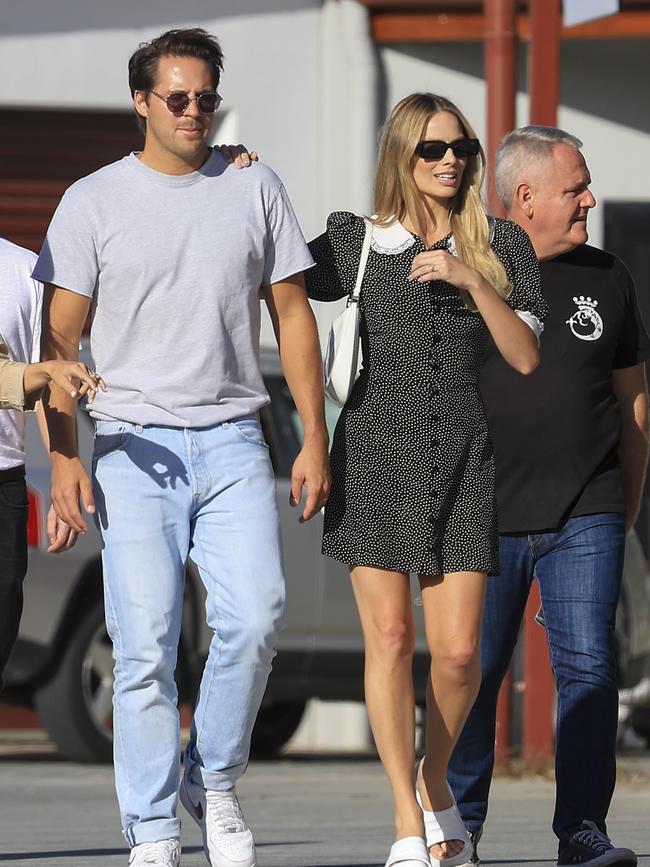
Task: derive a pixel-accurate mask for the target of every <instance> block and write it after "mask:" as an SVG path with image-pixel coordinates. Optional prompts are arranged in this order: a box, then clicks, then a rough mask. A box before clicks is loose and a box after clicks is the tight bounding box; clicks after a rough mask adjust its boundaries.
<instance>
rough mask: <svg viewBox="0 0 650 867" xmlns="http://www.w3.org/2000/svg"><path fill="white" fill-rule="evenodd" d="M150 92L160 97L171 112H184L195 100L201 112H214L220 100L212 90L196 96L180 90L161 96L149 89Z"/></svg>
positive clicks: (218, 95)
mask: <svg viewBox="0 0 650 867" xmlns="http://www.w3.org/2000/svg"><path fill="white" fill-rule="evenodd" d="M150 93H153V95H154V96H157V97H158V99H162V101H163V102H164V103H165V105H166V106H167V108H168V109H169V110H170V111H171V113H172V114H184V113H185V112H186V111H187V109H188V107H189V104H190V103H191V102H194V101H195V100H196V105H197V107H198V109H199V111H200V112H201V114H214V112H215V111H216V110H217V109H218V108H219V106H220V105H221V102H222V98H221V96H220V94H218V93H214V92H213V91H209V92H207V93H199V95H198V96H188V95H187V94H186V93H183V92H182V91H174V93H170V94H169V96H163V95H162V94H161V93H156V91H155V90H152V91H150Z"/></svg>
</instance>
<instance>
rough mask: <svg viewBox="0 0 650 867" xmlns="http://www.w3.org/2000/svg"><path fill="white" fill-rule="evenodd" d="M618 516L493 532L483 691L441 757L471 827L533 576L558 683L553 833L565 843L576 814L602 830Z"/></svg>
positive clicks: (611, 780) (477, 822) (620, 537)
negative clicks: (494, 560) (497, 560)
mask: <svg viewBox="0 0 650 867" xmlns="http://www.w3.org/2000/svg"><path fill="white" fill-rule="evenodd" d="M624 551H625V517H624V515H621V514H614V513H611V514H610V513H607V514H598V515H588V516H586V517H580V518H569V520H568V521H567V522H566V523H565V524H564V526H563V527H561V528H560V529H559V530H557V531H554V532H548V533H536V534H525V533H520V534H516V535H502V536H500V557H501V574H500V575H498V576H490V577H489V578H488V586H487V596H486V601H485V613H484V619H483V638H482V645H481V652H482V665H483V680H482V684H481V689H480V692H479V695H478V698H477V699H476V702H475V704H474V707H473V708H472V710H471V712H470V715H469V717H468V719H467V723H466V724H465V728H464V729H463V732H462V734H461V737H460V740H459V741H458V744H457V746H456V749H455V751H454V754H453V755H452V758H451V762H450V763H449V771H448V778H449V783H450V785H451V787H452V789H453V791H454V795H455V797H456V800H457V801H458V806H459V809H460V812H461V815H462V817H463V820H464V822H465V824H466V826H467V828H468V830H470V831H476V830H477V829H478V828H479V827H480V826H481V825H482V824H483V822H484V821H485V816H486V814H487V808H488V795H489V791H490V783H491V780H492V770H493V767H494V737H495V725H496V708H497V698H498V694H499V688H500V686H501V682H502V680H503V678H504V675H505V673H506V671H507V669H508V666H509V664H510V659H511V657H512V653H513V651H514V648H515V644H516V641H517V635H518V632H519V626H520V623H521V619H522V616H523V613H524V609H525V607H526V601H527V598H528V593H529V590H530V586H531V583H532V581H533V578H537V580H538V582H539V587H540V593H541V597H542V606H543V609H544V619H545V623H546V631H547V636H548V642H549V647H550V652H551V662H552V665H553V672H554V674H555V679H556V684H557V694H558V703H557V730H556V748H555V775H556V802H555V816H554V818H553V830H554V831H555V833H556V835H557V836H558V838H559V839H560V841H561V842H564V841H565V840H566V839H567V838H568V837H569V836H570V835H571V834H572V833H573V831H574V830H575V829H576V828H577V827H578V826H579V824H580V823H581V822H582V820H583V819H590V820H591V821H593V822H595V823H596V824H597V825H598V826H599V827H600V828H601V830H602V831H605V830H606V828H605V819H606V816H607V811H608V809H609V804H610V801H611V798H612V794H613V792H614V785H615V780H616V756H615V749H616V723H617V710H618V691H617V684H616V660H615V643H614V623H615V619H616V606H617V604H618V598H619V592H620V586H621V575H622V572H623V556H624Z"/></svg>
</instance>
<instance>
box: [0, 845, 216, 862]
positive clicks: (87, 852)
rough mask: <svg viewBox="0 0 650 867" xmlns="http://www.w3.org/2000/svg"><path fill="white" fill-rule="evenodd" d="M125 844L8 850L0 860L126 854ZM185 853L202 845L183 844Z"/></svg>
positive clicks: (192, 851)
mask: <svg viewBox="0 0 650 867" xmlns="http://www.w3.org/2000/svg"><path fill="white" fill-rule="evenodd" d="M128 851H129V850H128V849H127V848H126V846H123V847H121V848H119V849H68V850H65V849H64V850H62V851H58V852H55V851H53V850H52V851H50V852H8V853H5V852H3V853H0V861H30V860H32V859H34V858H101V857H104V856H106V855H126V854H127V853H128ZM183 852H184V853H185V854H186V855H192V854H194V853H195V852H203V846H183Z"/></svg>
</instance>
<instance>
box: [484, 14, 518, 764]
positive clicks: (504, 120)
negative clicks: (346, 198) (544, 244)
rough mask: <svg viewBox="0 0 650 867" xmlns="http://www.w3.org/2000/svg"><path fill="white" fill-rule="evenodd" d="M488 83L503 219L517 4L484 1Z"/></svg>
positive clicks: (490, 139) (491, 194)
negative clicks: (503, 150) (503, 149)
mask: <svg viewBox="0 0 650 867" xmlns="http://www.w3.org/2000/svg"><path fill="white" fill-rule="evenodd" d="M484 40H485V49H484V50H485V83H486V89H487V148H486V150H487V154H486V156H487V169H488V171H487V194H488V208H489V210H490V212H491V213H492V214H495V215H497V216H503V207H502V205H501V202H500V201H499V197H498V196H497V192H496V187H495V185H494V160H495V157H496V152H497V148H498V147H499V142H500V141H501V139H502V138H503V136H504V135H505V134H506V133H507V132H510V130H511V129H513V127H514V125H515V96H516V57H515V54H516V31H515V0H485V36H484ZM511 707H512V677H511V675H510V672H508V675H507V676H506V678H505V680H504V682H503V686H502V687H501V692H500V694H499V703H498V706H497V731H496V745H495V749H496V754H495V760H496V763H497V765H505V764H507V762H508V760H509V758H510V756H511V754H512V738H511Z"/></svg>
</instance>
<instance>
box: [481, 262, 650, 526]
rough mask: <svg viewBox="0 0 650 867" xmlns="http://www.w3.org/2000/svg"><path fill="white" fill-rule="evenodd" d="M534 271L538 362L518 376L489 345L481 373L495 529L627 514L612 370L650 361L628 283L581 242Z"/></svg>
mask: <svg viewBox="0 0 650 867" xmlns="http://www.w3.org/2000/svg"><path fill="white" fill-rule="evenodd" d="M540 269H541V275H542V289H543V292H544V296H545V297H546V300H547V301H548V304H549V307H550V313H549V315H548V317H547V319H546V322H545V326H544V332H543V334H542V337H541V361H540V364H539V367H538V368H537V370H535V372H534V373H533V374H531V375H530V376H522V375H520V374H518V373H517V372H516V371H514V370H513V369H512V368H511V367H510V366H509V365H508V364H506V362H505V361H504V360H503V358H502V357H501V355H500V354H499V352H498V351H497V349H496V348H495V346H494V344H491V345H490V347H489V349H488V352H487V355H486V358H485V361H484V365H483V369H482V372H481V392H482V395H483V402H484V403H485V408H486V411H487V417H488V422H489V425H490V431H491V434H492V440H493V443H494V452H495V459H496V477H497V504H498V513H499V532H500V533H517V532H539V531H542V530H553V529H556V528H557V527H559V526H561V525H562V524H563V523H564V522H565V521H566V519H567V518H569V517H573V516H578V515H591V514H596V513H598V512H625V501H624V497H623V488H622V483H621V475H620V470H619V465H618V457H617V448H618V444H619V436H620V417H619V411H618V404H617V401H616V398H615V397H614V393H613V391H612V370H614V369H617V368H623V367H632V366H633V365H635V364H639V363H640V362H642V361H645V360H646V359H647V358H650V339H649V338H648V334H647V332H646V329H645V327H644V325H643V321H642V319H641V315H640V312H639V306H638V302H637V297H636V291H635V288H634V283H633V281H632V277H631V276H630V273H629V271H628V270H627V268H626V267H625V266H624V265H623V263H622V262H621V261H620V260H619V259H617V258H616V257H615V256H613V255H611V254H610V253H605V252H603V251H602V250H597V249H595V248H594V247H589V246H587V245H585V246H581V247H578V248H577V249H575V250H572V251H571V252H570V253H566V254H565V255H563V256H559V257H558V258H557V259H553V260H551V261H548V262H540Z"/></svg>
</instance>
